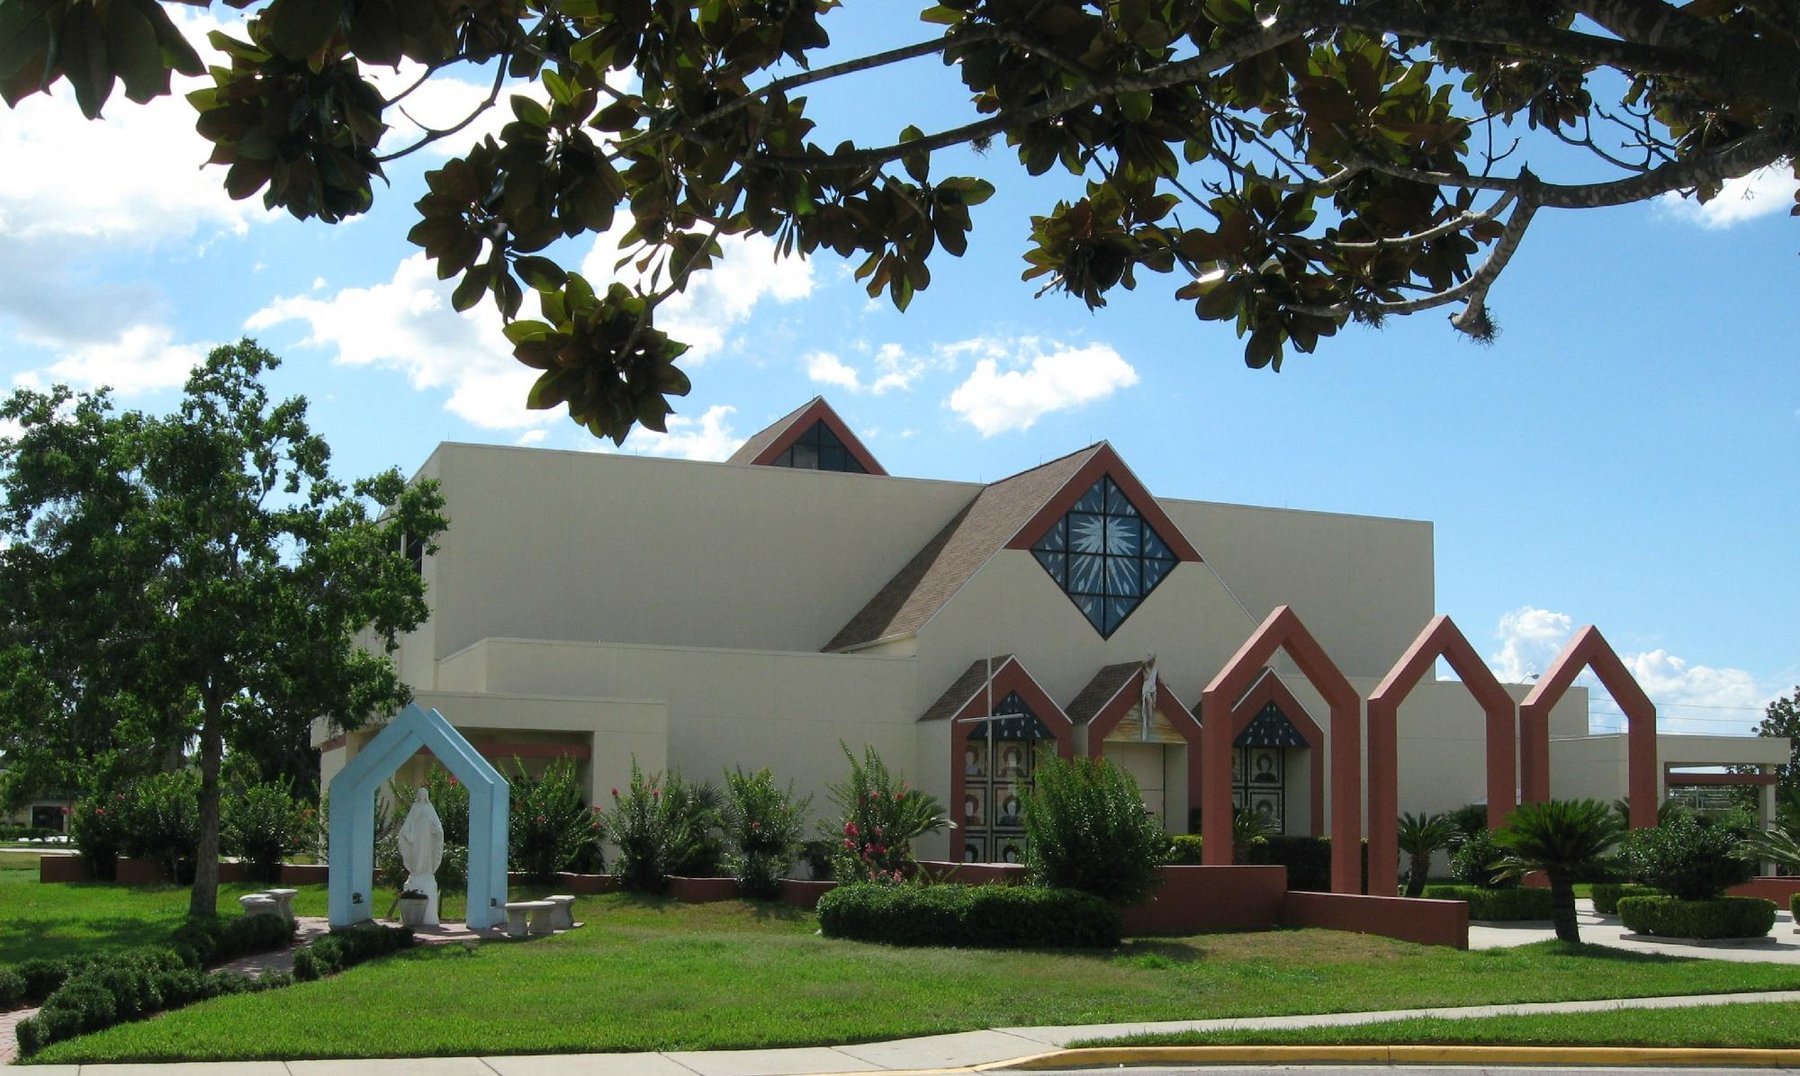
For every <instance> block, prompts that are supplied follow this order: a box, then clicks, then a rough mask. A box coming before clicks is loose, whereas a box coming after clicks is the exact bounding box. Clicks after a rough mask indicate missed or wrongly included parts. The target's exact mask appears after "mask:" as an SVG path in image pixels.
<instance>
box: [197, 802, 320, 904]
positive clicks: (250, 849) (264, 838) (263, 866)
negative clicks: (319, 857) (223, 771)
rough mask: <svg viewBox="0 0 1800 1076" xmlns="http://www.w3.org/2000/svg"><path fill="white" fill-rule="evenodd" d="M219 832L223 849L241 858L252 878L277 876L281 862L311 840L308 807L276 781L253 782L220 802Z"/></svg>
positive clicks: (273, 878) (266, 879) (260, 879)
mask: <svg viewBox="0 0 1800 1076" xmlns="http://www.w3.org/2000/svg"><path fill="white" fill-rule="evenodd" d="M222 807H223V817H222V818H221V819H220V829H221V833H220V836H221V838H222V843H223V845H224V848H225V850H226V851H227V852H229V853H231V854H233V855H237V856H240V857H242V858H243V860H244V866H245V874H246V875H247V876H248V877H249V879H250V880H251V881H253V882H275V881H279V880H280V878H281V863H282V861H283V860H285V859H286V858H287V857H288V856H289V855H291V854H292V853H294V852H299V851H302V850H304V849H306V848H308V847H310V846H311V845H312V843H313V841H314V835H313V833H312V831H311V830H312V822H311V813H310V808H309V807H308V805H307V804H305V803H303V802H301V801H300V800H297V799H295V798H294V797H293V796H290V795H288V791H287V789H285V788H283V787H282V786H280V785H277V784H255V785H251V786H249V787H248V788H245V789H243V790H242V791H241V792H240V793H238V794H237V795H234V796H230V797H227V798H226V799H225V802H224V803H223V804H222Z"/></svg>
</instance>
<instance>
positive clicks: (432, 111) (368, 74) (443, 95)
mask: <svg viewBox="0 0 1800 1076" xmlns="http://www.w3.org/2000/svg"><path fill="white" fill-rule="evenodd" d="M424 70H425V69H424V67H423V66H422V65H420V64H418V63H415V62H413V61H412V60H402V61H400V66H399V67H398V68H385V67H372V66H365V67H364V68H363V77H364V78H366V79H368V80H369V82H370V83H371V84H372V85H373V86H374V87H375V88H376V89H377V90H380V91H381V93H382V95H383V96H386V97H393V96H394V95H396V94H398V93H401V92H402V91H404V90H406V89H407V87H409V86H412V85H413V84H414V83H416V82H418V81H419V76H420V75H421V74H423V73H424ZM493 88H494V85H493V81H492V77H491V76H490V77H489V78H488V79H485V80H478V81H468V80H465V79H459V78H454V77H452V76H450V75H445V74H442V73H440V74H437V75H434V76H432V77H431V78H429V79H427V80H426V81H425V82H424V84H422V85H420V86H419V87H418V88H417V89H415V90H413V92H412V93H410V94H408V95H407V97H406V99H405V100H403V101H401V102H400V103H399V104H398V106H396V107H394V108H391V109H388V110H387V111H386V112H385V113H383V115H382V118H383V119H384V120H385V121H386V122H387V125H388V129H387V130H386V131H385V132H383V134H382V136H381V145H380V146H379V147H377V150H378V152H381V153H394V152H396V151H399V150H403V149H405V148H406V147H408V146H411V145H413V144H414V143H416V142H418V141H419V140H420V139H421V138H423V137H424V136H425V134H426V129H427V128H429V129H431V130H437V131H444V130H449V129H450V128H451V127H454V126H456V125H457V124H459V123H462V122H463V121H464V120H466V119H468V118H469V116H470V115H471V114H472V113H474V112H475V110H476V109H478V108H480V107H481V105H482V103H483V102H484V101H486V100H487V96H488V94H489V93H491V92H492V91H493ZM533 89H536V87H535V86H534V87H533ZM514 96H526V97H533V98H535V99H537V100H538V101H540V102H542V101H547V100H548V99H549V98H548V97H547V96H546V95H545V94H544V93H543V92H542V91H541V90H540V91H539V92H536V93H527V92H525V89H524V87H519V88H516V89H512V90H511V91H509V92H502V93H501V95H500V100H499V101H498V102H497V103H496V104H495V105H494V106H493V107H492V108H489V109H487V110H485V111H483V112H482V113H481V114H480V115H479V116H476V117H475V118H474V119H473V120H471V121H470V122H469V125H468V126H467V127H464V128H463V129H461V130H460V131H457V132H456V133H455V134H453V135H447V136H445V137H443V138H440V139H438V140H437V141H435V142H431V143H429V144H427V145H426V146H425V147H424V148H423V149H421V150H420V151H419V152H420V154H421V155H425V156H430V157H436V158H439V159H448V158H450V157H453V156H460V155H462V154H464V153H467V152H468V151H469V149H470V148H471V147H473V146H474V145H475V144H476V143H477V142H480V141H481V140H482V139H483V138H484V137H486V136H488V135H493V136H494V137H495V139H496V140H498V138H499V136H500V128H502V127H505V126H506V125H507V124H509V123H511V122H512V120H513V110H512V105H511V98H512V97H514Z"/></svg>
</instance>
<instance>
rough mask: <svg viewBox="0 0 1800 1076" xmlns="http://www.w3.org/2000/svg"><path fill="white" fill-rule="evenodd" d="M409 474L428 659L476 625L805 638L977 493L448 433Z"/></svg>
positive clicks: (826, 635) (757, 644)
mask: <svg viewBox="0 0 1800 1076" xmlns="http://www.w3.org/2000/svg"><path fill="white" fill-rule="evenodd" d="M421 473H422V474H429V475H431V476H434V477H436V478H438V480H439V481H440V482H442V484H443V492H444V496H445V500H446V510H447V513H448V515H449V517H450V521H451V522H450V528H449V530H448V531H447V532H446V533H445V535H444V536H443V537H442V538H441V539H440V540H439V546H440V549H439V552H438V554H437V555H436V556H435V557H434V558H432V561H433V563H432V564H431V565H430V568H429V576H428V581H429V582H430V583H431V595H432V597H431V600H432V604H433V606H434V609H435V614H434V617H433V623H432V625H431V631H430V634H431V636H432V640H431V645H432V649H433V654H434V656H438V657H442V656H445V655H449V654H453V653H455V652H456V651H458V650H461V649H462V648H464V647H466V646H469V645H470V644H472V643H475V642H477V641H479V640H481V639H484V638H490V637H494V638H506V637H511V638H534V639H570V640H604V641H607V642H626V643H654V644H665V645H675V646H697V647H732V648H743V649H757V650H817V649H819V648H820V647H822V646H824V645H825V643H826V642H828V641H829V640H830V639H831V637H832V635H834V634H835V633H836V632H837V631H838V629H839V628H841V627H843V625H844V624H845V623H846V622H848V621H849V619H850V618H851V617H852V616H853V615H855V613H856V611H857V610H858V609H860V608H861V607H862V605H863V604H864V603H865V602H867V601H868V599H869V597H870V596H871V595H873V594H874V593H875V591H876V590H877V589H879V588H880V586H881V584H883V583H885V582H886V581H887V580H888V579H889V578H890V577H891V576H892V575H893V574H894V573H895V572H897V571H898V570H899V569H900V568H901V567H902V566H903V565H904V564H905V563H906V561H907V560H908V559H910V558H911V557H912V555H913V554H914V553H915V552H916V551H917V550H918V549H919V547H921V546H923V545H924V544H925V543H926V542H928V541H929V540H930V539H931V536H932V535H933V534H935V533H936V532H937V531H938V529H939V528H941V527H942V526H943V525H944V523H945V522H947V521H948V520H949V519H950V518H951V517H952V516H953V515H954V514H955V513H956V512H957V511H959V510H960V509H961V508H962V507H963V506H964V505H965V504H967V503H968V502H969V500H970V499H972V498H973V497H974V495H975V493H976V491H977V490H978V488H979V487H977V486H973V485H969V484H966V483H952V482H932V481H920V480H914V479H891V478H879V477H872V476H868V475H852V474H834V473H828V472H819V471H799V470H793V469H789V468H780V467H751V466H740V465H732V464H715V463H693V462H689V461H684V460H664V459H650V458H640V457H633V456H619V455H601V454H596V453H583V452H551V451H544V450H536V449H513V448H500V447H493V446H474V445H457V444H446V445H442V446H440V447H439V448H438V451H437V452H436V453H435V454H434V456H433V457H432V460H431V461H430V463H428V464H427V466H426V467H425V468H424V469H423V470H422V471H421ZM411 668H412V666H411V665H410V664H409V666H408V669H409V672H410V669H411Z"/></svg>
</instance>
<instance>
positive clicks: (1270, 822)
mask: <svg viewBox="0 0 1800 1076" xmlns="http://www.w3.org/2000/svg"><path fill="white" fill-rule="evenodd" d="M1250 810H1251V812H1252V813H1254V814H1255V815H1256V819H1257V821H1259V822H1261V823H1262V824H1263V825H1265V826H1267V827H1269V828H1270V829H1274V830H1277V831H1279V830H1281V829H1282V824H1281V793H1279V792H1273V791H1263V790H1258V791H1255V792H1252V793H1250Z"/></svg>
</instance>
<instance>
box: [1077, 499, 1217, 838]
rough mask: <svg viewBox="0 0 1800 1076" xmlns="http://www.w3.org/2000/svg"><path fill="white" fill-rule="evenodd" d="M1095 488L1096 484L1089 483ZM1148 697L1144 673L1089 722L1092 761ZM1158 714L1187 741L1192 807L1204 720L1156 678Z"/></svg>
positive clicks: (1122, 687)
mask: <svg viewBox="0 0 1800 1076" xmlns="http://www.w3.org/2000/svg"><path fill="white" fill-rule="evenodd" d="M1089 484H1090V485H1092V483H1089ZM1143 695H1144V670H1143V669H1142V668H1139V669H1138V671H1136V672H1134V673H1132V674H1131V676H1130V677H1129V678H1128V679H1127V680H1126V681H1125V682H1124V683H1123V684H1121V685H1119V690H1118V691H1116V692H1114V693H1113V697H1112V698H1110V699H1108V700H1107V702H1106V705H1104V706H1102V707H1100V710H1099V712H1098V713H1096V714H1094V716H1093V717H1091V718H1089V719H1088V724H1087V730H1088V733H1087V753H1088V757H1089V758H1099V757H1100V755H1101V753H1102V751H1103V750H1104V748H1105V746H1106V738H1107V737H1108V736H1110V735H1112V733H1113V730H1115V729H1117V728H1118V727H1119V722H1121V721H1123V720H1125V715H1126V714H1128V713H1130V712H1131V709H1132V707H1134V706H1137V705H1138V704H1139V702H1140V700H1141V699H1142V698H1143ZM1156 712H1157V713H1159V714H1161V715H1163V716H1164V717H1166V718H1168V719H1169V724H1171V725H1173V726H1174V727H1175V731H1176V732H1179V733H1180V734H1181V738H1182V739H1183V740H1185V741H1187V748H1188V753H1187V794H1188V803H1189V804H1190V805H1192V804H1193V803H1194V802H1195V800H1194V790H1195V789H1197V788H1199V787H1200V753H1201V750H1202V748H1201V740H1200V719H1199V718H1198V717H1195V716H1194V713H1193V711H1192V710H1189V709H1188V708H1187V706H1185V705H1184V704H1183V703H1182V701H1181V699H1180V698H1178V697H1177V696H1176V694H1175V692H1173V691H1171V690H1169V684H1168V681H1166V680H1164V679H1163V678H1162V677H1161V676H1160V675H1159V676H1157V678H1156Z"/></svg>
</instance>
